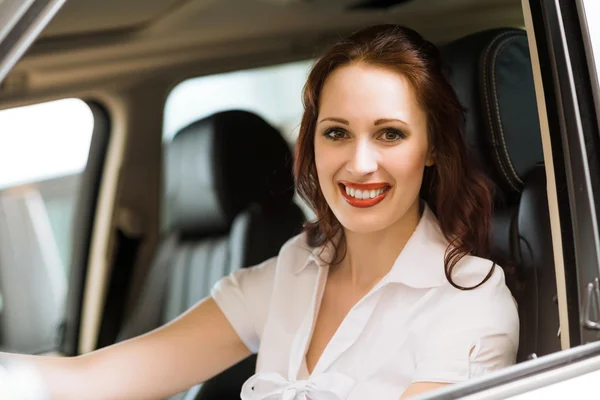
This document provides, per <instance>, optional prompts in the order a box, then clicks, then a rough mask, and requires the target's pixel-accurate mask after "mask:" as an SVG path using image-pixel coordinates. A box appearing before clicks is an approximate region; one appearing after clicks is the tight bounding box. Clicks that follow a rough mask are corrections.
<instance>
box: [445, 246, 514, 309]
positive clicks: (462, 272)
mask: <svg viewBox="0 0 600 400" xmlns="http://www.w3.org/2000/svg"><path fill="white" fill-rule="evenodd" d="M451 277H452V281H453V282H454V283H455V284H456V285H458V286H462V287H463V288H467V290H461V289H457V288H454V287H452V290H450V291H449V297H450V298H448V299H447V300H448V302H447V304H448V306H449V307H453V308H456V307H459V308H461V309H463V310H464V311H465V312H466V311H467V310H470V311H471V312H472V313H473V314H486V315H490V316H491V315H493V316H495V317H496V318H499V317H500V315H504V316H505V317H506V318H507V319H509V320H514V319H517V320H518V316H517V305H516V301H515V300H514V298H513V296H512V293H511V292H510V290H509V288H508V286H507V285H506V275H505V273H504V269H503V268H502V267H501V266H500V265H498V264H496V263H495V262H493V261H491V260H489V259H486V258H482V257H476V256H472V255H467V256H465V257H463V258H462V259H461V260H460V261H459V262H458V263H457V265H456V267H455V268H454V269H453V271H452V274H451ZM448 285H449V286H451V285H450V283H448ZM470 288H472V289H470ZM478 311H479V312H478ZM473 314H472V315H473Z"/></svg>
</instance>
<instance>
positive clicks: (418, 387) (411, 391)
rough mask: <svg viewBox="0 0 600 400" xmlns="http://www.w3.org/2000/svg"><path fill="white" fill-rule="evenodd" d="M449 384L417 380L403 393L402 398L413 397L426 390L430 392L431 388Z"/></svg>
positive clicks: (401, 399)
mask: <svg viewBox="0 0 600 400" xmlns="http://www.w3.org/2000/svg"><path fill="white" fill-rule="evenodd" d="M446 385H448V383H438V382H415V383H412V384H411V385H410V386H409V387H408V388H406V390H405V391H404V393H402V397H400V400H405V399H408V398H411V397H413V396H417V395H419V394H423V393H425V392H429V391H431V390H435V389H439V388H441V387H444V386H446Z"/></svg>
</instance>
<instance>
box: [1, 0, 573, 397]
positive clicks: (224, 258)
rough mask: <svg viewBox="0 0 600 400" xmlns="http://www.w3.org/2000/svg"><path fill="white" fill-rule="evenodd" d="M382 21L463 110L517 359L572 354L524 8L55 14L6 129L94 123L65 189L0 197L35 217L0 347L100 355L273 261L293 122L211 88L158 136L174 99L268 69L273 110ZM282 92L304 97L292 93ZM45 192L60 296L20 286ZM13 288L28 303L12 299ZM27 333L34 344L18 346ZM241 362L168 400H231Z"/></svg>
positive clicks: (422, 1) (15, 83) (276, 0)
mask: <svg viewBox="0 0 600 400" xmlns="http://www.w3.org/2000/svg"><path fill="white" fill-rule="evenodd" d="M376 23H396V24H402V25H407V26H409V27H411V28H413V29H415V30H417V31H418V32H420V33H421V34H422V35H423V36H425V37H426V38H428V39H429V40H431V41H433V42H434V43H436V44H438V45H439V46H440V50H441V52H442V55H443V59H444V61H445V63H446V66H447V75H448V79H449V81H450V82H451V84H452V85H453V87H454V89H455V91H456V92H457V94H458V96H459V99H460V100H461V103H462V104H463V106H464V107H465V110H466V130H465V135H466V141H467V143H468V145H469V149H470V151H471V153H472V155H473V157H474V158H475V159H476V161H477V162H478V164H479V165H481V167H482V168H483V169H484V171H485V172H486V173H487V175H488V176H489V177H490V178H491V180H492V181H493V183H494V185H495V189H496V193H495V203H494V207H495V208H494V219H493V260H494V261H495V262H497V263H498V264H499V265H500V266H502V267H503V269H504V271H505V275H506V279H507V283H508V285H509V287H510V289H511V291H512V293H513V296H514V298H515V300H516V302H517V304H518V307H519V317H520V323H521V333H520V345H519V352H518V359H517V361H518V362H523V361H526V360H528V359H531V358H537V357H542V356H545V355H548V354H551V353H555V352H558V351H560V350H561V349H566V348H568V347H569V346H570V342H569V338H568V333H569V332H568V329H565V328H564V327H565V325H566V323H565V319H564V318H565V317H564V314H561V316H560V317H559V308H561V307H567V305H566V304H560V301H559V298H560V296H559V291H560V290H564V289H561V288H562V287H564V282H561V281H560V280H558V281H557V277H559V278H560V277H561V274H559V273H557V272H556V271H557V269H559V268H561V265H558V264H557V265H555V264H556V263H555V259H554V254H553V250H552V247H553V240H552V233H551V229H550V211H549V207H548V198H547V182H546V172H545V168H544V154H543V151H542V139H541V130H540V121H539V118H538V107H537V103H536V94H535V86H534V76H533V73H532V65H531V59H530V56H529V44H528V38H527V35H526V33H525V30H524V26H525V25H524V21H523V12H522V8H521V1H520V0H427V1H426V0H412V1H400V0H396V1H393V0H392V1H379V0H358V1H356V0H311V1H307V0H222V1H219V2H217V1H211V0H145V1H140V0H134V1H128V2H119V1H116V0H107V1H104V2H94V1H91V0H69V1H68V2H67V3H66V5H65V6H64V7H63V9H62V10H61V11H60V12H59V14H58V15H57V17H56V18H55V20H54V21H53V22H51V23H50V25H49V26H48V27H47V29H46V30H45V31H44V33H43V34H42V35H41V37H40V38H39V39H38V40H37V42H36V43H34V45H33V46H32V47H31V49H30V51H29V52H28V53H27V54H26V55H25V57H24V58H23V59H22V60H21V62H20V63H19V64H18V65H17V66H16V68H15V69H14V70H13V71H12V72H11V73H10V74H9V75H8V77H7V79H6V80H5V81H4V82H3V83H2V85H1V86H0V130H3V129H2V128H1V124H2V119H1V117H2V113H3V112H6V111H9V110H11V109H15V108H23V109H26V108H27V107H29V106H31V105H35V104H40V103H46V102H52V101H56V100H60V99H71V98H76V99H82V100H83V101H84V102H85V103H86V104H87V105H88V106H89V108H90V110H91V115H92V116H93V120H94V128H93V133H92V135H91V141H90V144H89V153H88V154H86V163H85V167H84V168H82V169H81V171H79V172H78V173H77V174H76V176H75V175H74V176H75V178H74V179H75V180H74V181H73V182H75V183H74V184H73V185H72V187H71V186H69V188H68V189H64V190H63V189H61V188H62V186H59V185H58V183H59V180H60V179H58V178H52V179H48V178H44V179H38V180H30V181H27V182H25V183H18V184H10V185H5V186H6V187H4V188H0V211H2V213H1V214H0V215H9V214H10V215H12V214H11V213H10V210H11V209H9V208H7V207H9V200H11V199H12V201H13V203H14V201H16V200H15V199H20V200H19V201H21V202H22V203H23V204H30V203H31V198H33V197H35V196H38V197H39V198H40V199H41V200H39V201H38V203H36V204H38V206H37V207H38V209H40V210H41V211H39V210H38V211H37V214H32V213H31V208H30V206H22V207H25V208H24V211H21V212H20V214H19V215H20V217H19V219H18V220H17V221H14V222H13V223H9V222H6V223H5V224H0V225H4V227H3V228H0V246H1V247H0V249H8V248H11V249H16V250H13V251H16V253H15V254H19V253H18V251H21V252H26V253H28V254H30V256H28V257H29V258H27V259H26V260H28V261H29V260H31V257H34V256H33V255H36V254H37V258H38V259H39V260H42V261H40V262H38V263H35V265H36V266H35V267H30V268H25V267H23V268H21V269H19V270H18V271H15V269H14V268H12V269H10V268H7V267H6V265H7V259H5V258H2V257H0V292H1V293H2V296H3V310H4V311H3V312H2V313H1V314H0V330H1V331H2V335H1V336H0V345H1V347H3V348H8V349H16V350H18V351H22V352H30V353H40V352H48V351H49V352H58V353H60V354H64V355H76V354H82V353H86V352H89V351H92V350H94V349H96V348H100V347H104V346H108V345H110V344H113V343H116V342H119V341H122V340H125V339H128V338H131V337H134V336H137V335H140V334H143V333H145V332H148V331H150V330H152V329H154V328H156V327H158V326H160V325H162V324H164V323H166V322H168V321H171V320H172V319H174V318H176V317H177V316H178V315H180V314H181V313H183V312H184V311H185V310H187V309H188V308H189V307H191V306H192V305H194V304H195V303H196V302H198V301H199V300H201V299H202V298H204V297H206V296H208V295H210V290H211V287H212V286H213V285H214V284H215V282H217V281H218V280H219V279H220V278H221V277H223V276H225V275H227V274H229V273H231V272H232V271H234V270H236V269H239V268H245V267H249V266H252V265H256V264H258V263H260V262H262V261H264V260H266V259H268V258H271V257H274V256H276V255H277V252H278V250H279V248H280V247H281V246H282V245H283V243H285V242H286V241H287V240H288V239H289V238H291V237H293V236H294V235H296V234H298V233H299V232H301V230H302V225H303V222H304V221H306V220H308V219H310V218H312V214H311V211H310V210H309V209H308V208H307V206H306V205H304V204H302V203H301V201H300V200H299V199H298V198H297V196H295V193H294V182H293V176H292V165H293V157H294V156H293V142H294V139H295V135H296V134H297V133H296V132H297V126H298V124H299V120H300V116H301V115H300V114H299V113H298V112H295V114H293V113H292V114H293V115H292V116H291V117H290V118H287V119H286V120H285V121H281V120H280V121H275V119H274V118H272V117H270V116H269V115H266V113H262V114H261V112H260V109H259V108H253V107H252V104H251V103H247V105H248V106H247V107H245V106H244V105H243V104H241V103H237V102H236V99H235V96H238V95H239V93H241V92H239V91H235V90H229V88H228V87H227V86H225V85H222V84H219V85H217V86H216V89H215V90H216V91H215V92H210V93H208V92H207V93H203V92H201V91H200V92H199V93H198V97H197V98H196V99H193V98H191V99H189V100H188V101H186V103H185V104H183V103H180V104H182V107H183V106H185V109H186V110H188V109H189V110H192V111H189V112H188V111H186V112H188V114H187V117H185V118H182V119H181V120H182V121H183V120H185V121H184V122H182V123H180V124H179V126H177V127H176V128H173V129H172V131H173V132H172V133H171V134H170V135H165V130H166V129H167V124H166V122H165V121H166V120H168V118H169V115H168V114H169V107H168V101H169V98H170V96H171V95H172V94H174V93H176V92H177V90H179V88H180V87H182V85H183V84H184V83H186V82H187V81H188V80H189V81H190V82H191V81H192V80H194V79H204V78H211V77H217V76H218V77H221V78H222V79H224V80H227V79H229V80H230V81H231V82H234V78H235V74H236V73H238V72H244V71H252V70H261V71H263V70H264V71H267V72H266V74H267V75H266V77H267V78H265V79H264V80H262V81H261V82H262V84H263V86H261V85H255V86H254V87H253V89H252V90H254V91H255V92H256V94H257V96H259V95H260V96H259V97H260V98H265V99H267V100H268V102H270V103H268V104H269V107H272V108H273V109H279V108H281V109H286V107H288V106H287V105H286V104H285V103H284V102H283V101H282V98H281V97H278V98H274V99H268V96H269V93H270V92H269V90H271V89H270V87H271V86H276V85H277V83H273V82H275V80H276V79H275V76H276V74H277V73H280V72H278V71H279V70H278V69H277V68H278V66H286V65H296V64H295V63H303V64H302V65H303V67H302V68H304V69H302V71H303V72H302V73H304V74H305V71H307V70H308V69H307V68H309V67H310V63H311V62H312V60H314V59H315V58H316V57H318V55H319V53H320V51H322V50H323V49H324V48H326V47H327V45H329V44H331V43H332V42H334V41H336V40H338V39H339V38H340V37H343V36H344V35H346V34H348V33H350V32H352V31H354V30H356V29H359V28H361V27H364V26H367V25H370V24H376ZM269 68H270V69H269ZM282 76H284V75H282ZM285 76H287V75H285ZM285 76H284V78H285ZM304 76H305V75H304ZM219 82H221V81H219ZM277 82H279V81H277ZM270 85H271V86H270ZM295 89H301V85H299V86H297V87H296V88H295ZM242 90H247V88H243V89H242ZM292 96H295V97H294V98H293V101H295V102H299V101H300V96H301V93H300V91H299V90H296V91H295V92H294V93H293V94H292ZM259 97H257V98H259ZM217 98H218V99H222V98H225V99H227V102H225V103H223V104H229V106H224V107H222V108H220V107H221V106H220V105H218V104H220V103H219V101H221V100H217ZM213 99H214V104H213V105H212V106H208V107H206V106H204V105H203V104H204V103H206V104H211V101H213ZM290 101H292V100H290ZM166 104H167V106H166ZM215 104H216V105H215ZM265 104H267V103H265ZM196 106H198V107H199V110H198V111H194V108H195V107H196ZM300 111H301V110H300ZM32 115H33V114H32ZM31 118H35V117H34V116H32V117H31ZM17 133H18V132H16V131H11V132H7V134H10V135H16V134H17ZM166 136H170V137H168V138H166ZM55 157H58V158H60V157H61V155H60V154H55ZM59 178H60V177H59ZM51 184H52V185H53V186H52V185H51ZM44 185H46V186H48V185H50V186H52V187H53V188H54V189H52V190H54V191H56V192H57V193H58V192H60V193H68V196H71V197H72V199H71V200H72V202H71V203H69V204H71V205H70V206H69V207H68V209H63V210H62V212H63V213H67V214H68V215H69V219H68V222H69V223H68V224H67V225H65V226H66V228H65V229H66V231H65V232H66V235H68V236H69V238H70V239H69V240H70V242H69V243H70V245H69V247H68V248H67V250H66V251H68V254H69V257H68V258H67V261H66V262H65V263H67V264H68V265H69V267H68V273H67V274H66V275H65V277H64V282H65V283H64V285H63V286H65V288H63V289H62V291H59V290H57V289H56V286H57V285H55V286H53V288H52V290H51V289H49V288H48V287H47V286H48V285H44V282H47V281H48V279H41V280H40V279H35V280H34V279H32V278H31V277H32V276H38V277H39V276H43V275H40V271H41V272H43V273H45V274H52V272H48V271H52V270H51V269H48V268H46V266H45V264H44V263H47V261H46V260H47V259H48V257H47V254H48V250H47V249H46V250H45V249H44V248H43V243H45V242H44V241H43V240H40V239H39V238H40V237H39V235H38V234H37V233H36V232H38V231H39V229H37V230H36V229H35V228H31V229H29V230H27V231H23V228H22V227H23V226H25V225H27V224H25V225H24V222H23V221H29V223H28V224H29V225H31V226H34V227H35V226H37V225H36V224H38V225H39V221H38V219H39V218H45V220H49V221H50V225H52V223H53V221H52V218H49V217H47V216H41V217H40V215H41V214H43V213H44V212H45V211H44V207H46V208H49V207H50V205H49V203H48V202H47V201H46V200H47V199H48V198H50V196H49V195H48V194H47V193H49V192H47V191H45V190H46V189H44V188H43V186H44ZM48 190H50V189H48ZM61 190H62V191H61ZM23 193H26V195H25V194H23ZM32 193H34V194H32ZM35 193H37V195H35ZM40 193H41V194H40ZM15 196H16V197H15ZM32 196H33V197H32ZM71 197H70V198H71ZM36 198H37V197H36ZM44 201H46V203H44ZM19 204H21V203H19ZM11 207H15V206H14V204H13V205H12V206H11ZM40 213H41V214H40ZM4 219H6V217H4ZM29 225H27V226H29ZM19 227H20V228H19ZM15 232H19V233H20V234H21V236H15V234H16V233H15ZM49 235H50V236H52V235H51V234H49ZM45 237H46V238H47V237H48V236H45ZM11 238H12V239H11ZM11 240H12V241H11ZM48 240H50V239H48ZM52 240H54V239H52ZM21 254H22V253H21ZM14 257H17V256H14ZM12 262H13V264H12V265H15V264H14V263H17V264H19V265H20V264H21V263H23V264H26V262H21V263H20V262H18V261H17V260H13V261H12ZM29 264H31V263H29ZM29 264H28V265H29ZM35 268H37V269H38V270H36V269H35ZM59 273H60V274H63V273H62V272H59ZM54 274H56V272H54ZM50 280H51V279H50ZM31 282H34V284H35V286H32V283H31ZM19 285H21V286H19ZM58 286H60V285H58ZM15 287H27V288H28V290H29V291H35V293H38V294H39V296H38V297H35V298H34V299H30V297H28V298H29V299H30V300H27V301H26V302H25V303H24V301H25V300H23V297H24V296H23V294H22V292H21V293H17V291H15V290H14V289H13V290H12V291H11V288H15ZM11 304H18V305H19V306H13V307H11ZM42 304H43V305H45V306H44V307H45V308H41V305H42ZM34 309H35V310H45V311H43V312H40V311H38V312H37V313H30V311H29V310H34ZM25 313H30V314H28V315H29V318H28V319H27V320H24V319H23V318H22V315H23V314H25ZM40 321H41V322H40ZM32 324H38V325H39V326H41V327H43V328H45V329H40V330H39V331H38V333H37V334H38V336H37V337H35V338H32V339H31V341H29V342H27V343H25V344H24V343H22V342H18V341H17V339H16V338H17V337H18V336H19V332H22V331H23V330H25V329H27V326H32ZM561 327H563V329H561ZM12 337H14V338H15V339H14V342H11V338H12ZM21 340H22V339H21ZM254 366H255V356H251V357H250V358H248V359H247V360H244V361H242V362H241V363H239V364H237V365H235V366H233V367H232V368H230V369H228V370H226V371H224V372H223V373H221V374H220V375H217V376H216V377H214V378H213V379H211V380H209V381H207V382H204V383H202V384H199V385H198V386H196V387H194V388H191V389H190V390H189V391H187V392H185V393H181V394H179V395H177V396H174V397H173V399H186V400H191V399H197V400H208V399H235V398H238V399H239V394H240V390H241V385H242V384H243V382H244V381H245V380H246V379H247V378H248V377H250V376H251V375H252V374H253V373H254Z"/></svg>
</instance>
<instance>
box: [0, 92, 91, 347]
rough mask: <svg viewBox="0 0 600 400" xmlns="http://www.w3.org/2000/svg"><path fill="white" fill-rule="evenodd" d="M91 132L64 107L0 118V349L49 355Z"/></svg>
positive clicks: (76, 107) (64, 103)
mask: <svg viewBox="0 0 600 400" xmlns="http://www.w3.org/2000/svg"><path fill="white" fill-rule="evenodd" d="M93 127H94V120H93V115H92V111H91V109H90V107H89V106H88V105H87V104H86V103H85V102H83V101H81V100H78V99H65V100H59V101H53V102H49V103H44V104H37V105H31V106H26V107H19V108H13V109H7V110H3V111H0V221H1V223H0V295H1V300H2V308H1V310H0V321H1V324H0V346H1V347H2V348H4V349H9V350H15V351H19V352H28V353H37V352H43V351H49V350H51V349H53V347H54V345H55V343H56V340H57V334H58V331H59V327H60V324H61V323H62V319H63V315H64V302H65V296H66V291H67V282H68V276H69V265H70V262H71V250H72V244H73V237H72V225H73V214H74V211H75V201H76V199H77V193H78V188H79V184H80V175H81V172H82V171H83V169H84V168H85V166H86V163H87V157H88V152H89V149H90V143H91V138H92V131H93Z"/></svg>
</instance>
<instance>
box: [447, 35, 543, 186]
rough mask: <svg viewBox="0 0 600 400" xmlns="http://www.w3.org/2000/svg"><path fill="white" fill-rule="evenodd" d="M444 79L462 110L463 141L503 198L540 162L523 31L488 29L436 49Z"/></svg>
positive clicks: (530, 74)
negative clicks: (464, 112) (464, 113)
mask: <svg viewBox="0 0 600 400" xmlns="http://www.w3.org/2000/svg"><path fill="white" fill-rule="evenodd" d="M441 51H442V54H443V57H444V59H445V62H446V64H447V65H448V66H449V76H448V78H449V81H450V83H451V84H452V86H453V87H454V90H455V91H456V93H457V95H458V98H459V100H460V102H461V103H462V105H463V106H464V107H465V108H466V109H467V116H466V131H465V134H466V141H467V143H468V145H469V147H470V150H471V152H472V153H473V156H474V157H475V159H476V160H477V161H478V162H479V164H480V165H481V167H482V168H483V169H484V170H485V172H486V173H487V174H488V176H490V178H491V179H493V180H494V182H496V184H497V185H498V186H499V187H500V188H501V189H502V190H503V191H504V193H508V194H518V193H520V191H521V190H522V188H523V178H524V176H525V175H526V174H527V172H528V171H530V170H531V169H532V168H533V167H535V165H536V164H538V163H540V162H543V153H542V141H541V134H540V124H539V119H538V111H537V104H536V97H535V89H534V81H533V73H532V68H531V61H530V57H529V46H528V42H527V35H526V33H525V31H523V30H520V29H493V30H488V31H484V32H480V33H476V34H472V35H469V36H466V37H464V38H462V39H459V40H457V41H454V42H452V43H449V44H447V45H445V46H443V47H442V48H441Z"/></svg>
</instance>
